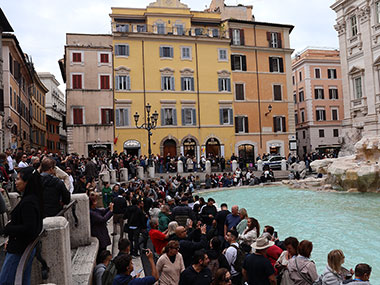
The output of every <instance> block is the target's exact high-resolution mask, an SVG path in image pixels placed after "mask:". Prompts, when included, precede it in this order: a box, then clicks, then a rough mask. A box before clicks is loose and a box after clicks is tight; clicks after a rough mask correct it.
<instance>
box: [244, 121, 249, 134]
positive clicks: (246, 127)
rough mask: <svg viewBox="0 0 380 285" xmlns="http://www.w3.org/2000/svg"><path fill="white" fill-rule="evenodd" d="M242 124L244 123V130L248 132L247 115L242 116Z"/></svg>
mask: <svg viewBox="0 0 380 285" xmlns="http://www.w3.org/2000/svg"><path fill="white" fill-rule="evenodd" d="M244 124H245V126H244V127H245V132H246V133H249V130H248V117H245V118H244Z"/></svg>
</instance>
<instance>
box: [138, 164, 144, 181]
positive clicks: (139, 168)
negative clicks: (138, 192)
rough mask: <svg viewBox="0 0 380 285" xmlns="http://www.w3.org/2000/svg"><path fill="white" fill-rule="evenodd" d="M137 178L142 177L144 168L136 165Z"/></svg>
mask: <svg viewBox="0 0 380 285" xmlns="http://www.w3.org/2000/svg"><path fill="white" fill-rule="evenodd" d="M137 178H139V179H144V168H143V167H142V166H137Z"/></svg>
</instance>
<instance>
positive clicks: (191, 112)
mask: <svg viewBox="0 0 380 285" xmlns="http://www.w3.org/2000/svg"><path fill="white" fill-rule="evenodd" d="M181 116H182V125H183V126H190V125H193V126H195V125H196V124H197V119H196V112H195V108H183V109H182V110H181Z"/></svg>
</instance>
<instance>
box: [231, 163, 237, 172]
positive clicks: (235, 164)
mask: <svg viewBox="0 0 380 285" xmlns="http://www.w3.org/2000/svg"><path fill="white" fill-rule="evenodd" d="M231 167H232V172H235V171H236V169H237V167H238V163H237V161H236V160H233V161H232V163H231Z"/></svg>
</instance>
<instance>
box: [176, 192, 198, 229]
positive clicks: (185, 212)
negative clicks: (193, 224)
mask: <svg viewBox="0 0 380 285" xmlns="http://www.w3.org/2000/svg"><path fill="white" fill-rule="evenodd" d="M172 215H173V218H174V220H175V221H176V222H177V223H178V225H180V226H186V221H187V219H191V220H192V221H194V220H195V215H194V212H193V210H192V209H191V208H190V207H189V206H188V200H187V198H186V197H182V198H181V204H180V205H179V206H177V207H175V208H174V209H173V212H172Z"/></svg>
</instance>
